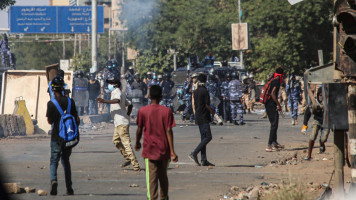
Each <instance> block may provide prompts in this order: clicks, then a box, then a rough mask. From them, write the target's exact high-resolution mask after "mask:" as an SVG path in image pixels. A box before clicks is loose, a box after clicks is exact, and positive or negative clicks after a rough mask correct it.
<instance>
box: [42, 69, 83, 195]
mask: <svg viewBox="0 0 356 200" xmlns="http://www.w3.org/2000/svg"><path fill="white" fill-rule="evenodd" d="M51 86H52V88H51V90H52V91H53V92H54V98H55V99H56V101H57V102H58V104H59V106H60V107H61V108H62V110H66V111H68V108H67V107H68V104H69V102H68V100H70V101H71V102H70V104H71V106H70V114H71V115H73V116H74V118H75V120H76V123H77V125H78V126H79V123H80V119H79V117H78V114H77V110H76V108H75V103H74V101H73V100H72V99H69V98H68V97H65V96H64V95H63V94H62V93H63V90H64V80H63V78H62V77H61V76H56V77H54V78H53V80H52V82H51ZM46 116H47V121H48V123H49V124H51V125H52V135H51V160H50V180H51V192H50V194H51V195H57V186H58V182H57V168H58V162H59V160H60V159H61V160H62V166H63V169H64V175H65V182H66V187H67V195H73V194H74V191H73V188H72V172H71V168H70V162H69V157H70V155H71V154H72V148H64V147H62V145H61V142H60V137H59V123H60V120H61V114H60V113H59V111H58V109H57V107H56V106H55V104H54V103H53V102H52V101H49V102H48V103H47V113H46Z"/></svg>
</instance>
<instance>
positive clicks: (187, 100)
mask: <svg viewBox="0 0 356 200" xmlns="http://www.w3.org/2000/svg"><path fill="white" fill-rule="evenodd" d="M192 86H193V81H192V80H191V79H190V77H189V74H187V77H186V80H185V82H184V84H183V101H184V104H185V108H184V112H183V115H182V120H183V121H184V120H185V119H186V116H187V114H189V119H190V122H194V113H193V108H192Z"/></svg>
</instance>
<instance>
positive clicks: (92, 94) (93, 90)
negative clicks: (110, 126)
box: [88, 73, 100, 115]
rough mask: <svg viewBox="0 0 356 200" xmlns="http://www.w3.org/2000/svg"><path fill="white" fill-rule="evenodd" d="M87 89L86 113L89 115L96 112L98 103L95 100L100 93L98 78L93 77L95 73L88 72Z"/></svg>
mask: <svg viewBox="0 0 356 200" xmlns="http://www.w3.org/2000/svg"><path fill="white" fill-rule="evenodd" d="M88 90H89V106H88V107H89V108H88V111H89V112H88V113H89V115H96V114H98V103H97V102H96V98H97V97H98V96H99V94H100V83H99V81H98V80H96V79H95V73H91V74H90V79H89V84H88Z"/></svg>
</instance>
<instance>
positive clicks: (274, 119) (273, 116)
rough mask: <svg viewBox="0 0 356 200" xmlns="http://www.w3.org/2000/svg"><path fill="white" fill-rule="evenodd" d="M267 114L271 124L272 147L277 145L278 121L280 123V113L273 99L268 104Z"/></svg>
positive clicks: (270, 142) (270, 141)
mask: <svg viewBox="0 0 356 200" xmlns="http://www.w3.org/2000/svg"><path fill="white" fill-rule="evenodd" d="M265 106H266V112H267V116H268V119H269V122H270V123H271V129H270V132H269V139H268V144H269V145H271V144H273V143H277V130H278V121H279V113H278V111H277V104H276V103H275V102H274V101H273V99H271V100H270V101H268V102H267V104H266V105H265Z"/></svg>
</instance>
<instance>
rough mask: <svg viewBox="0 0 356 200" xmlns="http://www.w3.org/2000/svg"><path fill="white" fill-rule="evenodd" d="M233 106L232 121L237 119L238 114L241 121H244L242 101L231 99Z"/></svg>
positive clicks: (231, 105)
mask: <svg viewBox="0 0 356 200" xmlns="http://www.w3.org/2000/svg"><path fill="white" fill-rule="evenodd" d="M230 107H231V119H232V121H236V120H237V114H238V115H239V123H242V122H244V110H243V106H242V103H241V101H239V100H230Z"/></svg>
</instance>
